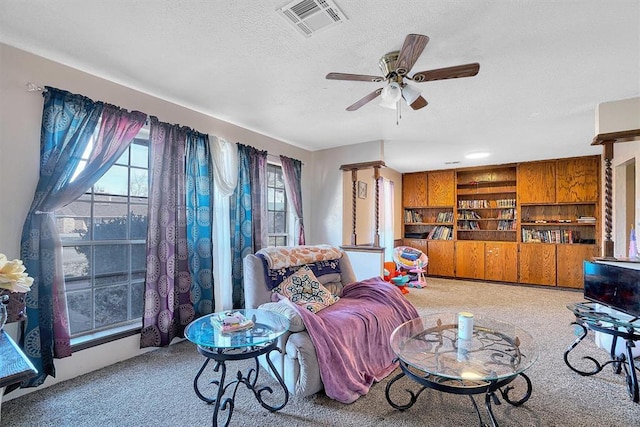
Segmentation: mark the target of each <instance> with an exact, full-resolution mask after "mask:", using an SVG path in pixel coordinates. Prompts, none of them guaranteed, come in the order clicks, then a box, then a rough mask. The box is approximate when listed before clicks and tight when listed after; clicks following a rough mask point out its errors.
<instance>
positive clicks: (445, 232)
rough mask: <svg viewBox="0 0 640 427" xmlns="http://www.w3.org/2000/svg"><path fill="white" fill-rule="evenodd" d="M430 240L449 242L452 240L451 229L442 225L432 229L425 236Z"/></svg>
mask: <svg viewBox="0 0 640 427" xmlns="http://www.w3.org/2000/svg"><path fill="white" fill-rule="evenodd" d="M427 239H431V240H451V239H453V228H452V227H446V226H444V225H438V226H436V227H433V228H432V229H431V231H430V232H429V235H428V236H427Z"/></svg>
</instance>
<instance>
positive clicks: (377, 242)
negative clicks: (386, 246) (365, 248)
mask: <svg viewBox="0 0 640 427" xmlns="http://www.w3.org/2000/svg"><path fill="white" fill-rule="evenodd" d="M373 178H374V179H375V183H376V200H375V201H374V203H375V208H374V209H375V213H376V214H375V218H376V219H375V234H374V235H373V246H380V233H379V232H378V230H379V229H380V220H379V218H380V166H374V167H373Z"/></svg>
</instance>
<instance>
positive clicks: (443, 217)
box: [436, 211, 453, 223]
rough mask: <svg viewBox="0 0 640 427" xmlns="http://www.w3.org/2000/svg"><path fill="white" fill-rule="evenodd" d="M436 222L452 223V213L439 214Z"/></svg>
mask: <svg viewBox="0 0 640 427" xmlns="http://www.w3.org/2000/svg"><path fill="white" fill-rule="evenodd" d="M436 222H445V223H450V222H453V211H449V212H440V213H439V214H438V217H437V218H436Z"/></svg>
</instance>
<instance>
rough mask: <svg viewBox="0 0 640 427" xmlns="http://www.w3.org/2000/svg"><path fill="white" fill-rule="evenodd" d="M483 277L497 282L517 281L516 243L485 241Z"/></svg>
mask: <svg viewBox="0 0 640 427" xmlns="http://www.w3.org/2000/svg"><path fill="white" fill-rule="evenodd" d="M484 278H485V279H486V280H495V281H498V282H512V283H516V282H517V281H518V244H517V243H503V242H486V243H485V245H484Z"/></svg>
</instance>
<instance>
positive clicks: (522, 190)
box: [517, 161, 556, 203]
mask: <svg viewBox="0 0 640 427" xmlns="http://www.w3.org/2000/svg"><path fill="white" fill-rule="evenodd" d="M517 180H518V186H517V187H518V203H554V202H555V201H556V163H555V161H545V162H531V163H520V164H519V165H518V176H517Z"/></svg>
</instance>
